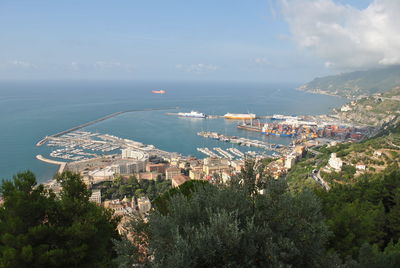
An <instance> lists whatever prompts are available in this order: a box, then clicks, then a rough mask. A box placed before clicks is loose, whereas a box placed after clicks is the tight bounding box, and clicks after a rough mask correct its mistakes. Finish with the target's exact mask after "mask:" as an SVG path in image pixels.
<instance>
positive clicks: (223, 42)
mask: <svg viewBox="0 0 400 268" xmlns="http://www.w3.org/2000/svg"><path fill="white" fill-rule="evenodd" d="M399 25H400V1H397V0H371V1H368V0H246V1H243V0H218V1H216V0H201V1H193V0H192V1H190V0H189V1H188V0H157V1H156V0H146V1H139V0H125V1H124V0H113V1H109V0H107V1H105V0H104V1H103V0H85V1H82V0H79V1H77V0H68V1H67V0H64V1H63V0H58V1H54V0H35V1H32V0H26V1H24V0H1V1H0V79H17V80H30V79H41V80H58V79H60V80H64V79H72V80H81V79H85V80H196V81H198V80H205V81H214V80H216V81H261V82H295V83H298V82H301V83H302V82H307V81H309V80H311V79H313V78H314V77H317V76H324V75H330V74H336V73H340V72H346V71H352V70H360V69H367V68H376V67H384V66H388V65H393V64H400V26H399Z"/></svg>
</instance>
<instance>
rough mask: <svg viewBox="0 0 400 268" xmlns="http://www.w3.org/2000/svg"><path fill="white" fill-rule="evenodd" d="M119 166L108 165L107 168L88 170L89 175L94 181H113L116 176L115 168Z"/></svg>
mask: <svg viewBox="0 0 400 268" xmlns="http://www.w3.org/2000/svg"><path fill="white" fill-rule="evenodd" d="M116 168H117V166H114V165H112V166H108V167H105V168H100V169H95V170H93V171H89V172H88V177H89V178H90V181H92V182H93V183H96V182H101V181H111V180H113V178H114V175H115V173H116V172H115V170H116Z"/></svg>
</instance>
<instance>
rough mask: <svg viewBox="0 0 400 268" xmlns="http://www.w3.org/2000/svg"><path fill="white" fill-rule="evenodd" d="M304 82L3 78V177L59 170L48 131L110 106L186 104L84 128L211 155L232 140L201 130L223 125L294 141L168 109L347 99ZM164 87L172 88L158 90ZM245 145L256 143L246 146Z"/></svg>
mask: <svg viewBox="0 0 400 268" xmlns="http://www.w3.org/2000/svg"><path fill="white" fill-rule="evenodd" d="M297 86H298V85H293V84H263V83H222V82H214V83H205V82H162V81H152V82H132V81H129V82H128V81H107V82H104V81H96V82H94V81H73V82H71V81H18V82H17V81H2V82H0V179H10V178H11V177H12V175H13V174H16V173H17V172H19V171H23V170H31V171H33V172H34V173H35V174H36V175H37V177H38V180H39V181H45V180H47V179H49V178H51V177H52V176H53V174H54V173H55V171H56V170H57V167H56V166H54V165H51V164H46V163H43V162H41V161H39V160H36V159H35V156H36V155H37V154H43V155H44V156H46V157H48V154H49V153H50V151H51V149H52V148H50V147H47V146H42V147H36V146H35V144H36V142H37V141H38V140H40V139H42V138H43V137H44V136H46V135H51V134H54V133H56V132H59V131H62V130H65V129H68V128H71V127H73V126H76V125H79V124H82V123H85V122H88V121H91V120H94V119H97V118H99V117H102V116H105V115H107V114H110V113H114V112H117V111H122V110H129V109H147V108H162V107H175V106H179V107H180V109H179V110H170V111H144V112H133V113H126V114H122V115H120V116H118V117H115V118H112V119H109V120H106V121H103V122H100V123H97V124H95V125H92V126H90V127H87V128H85V129H84V130H87V131H92V132H100V133H108V134H112V135H115V136H118V137H122V138H128V139H132V140H136V141H140V142H142V143H145V144H153V145H155V146H156V147H158V148H160V149H163V150H166V151H173V152H179V153H182V154H184V155H193V156H197V157H205V156H204V155H202V154H201V153H199V152H197V150H196V148H197V147H209V148H212V147H216V146H218V147H222V148H227V147H229V146H231V145H229V144H226V143H222V142H219V141H215V140H210V139H205V138H202V137H199V136H197V135H196V133H197V132H198V131H216V132H219V133H222V134H226V135H236V136H241V137H249V138H253V139H263V140H269V141H270V142H272V143H281V144H287V143H288V142H290V139H289V138H279V137H269V138H268V137H265V136H263V135H262V134H261V133H254V132H248V131H244V130H239V129H236V124H237V123H238V122H237V121H230V120H224V119H190V118H177V117H175V116H168V115H165V112H180V111H183V112H190V111H191V110H195V111H199V112H203V113H206V114H212V115H223V114H225V113H227V112H231V113H248V112H251V113H256V114H257V115H271V114H275V113H278V114H285V115H303V114H313V115H314V114H322V113H327V112H329V111H330V110H331V109H332V108H334V107H337V106H340V105H342V104H343V103H345V102H346V101H345V100H344V99H341V98H337V97H331V96H325V95H316V94H309V93H305V92H301V91H296V90H295V88H296V87H297ZM155 89H164V90H166V91H167V94H164V95H159V94H152V93H151V90H155ZM239 149H241V150H242V151H247V150H249V149H250V150H253V148H239Z"/></svg>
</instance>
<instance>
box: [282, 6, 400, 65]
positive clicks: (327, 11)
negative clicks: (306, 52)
mask: <svg viewBox="0 0 400 268" xmlns="http://www.w3.org/2000/svg"><path fill="white" fill-rule="evenodd" d="M280 2H281V6H282V11H283V14H284V16H285V18H286V20H287V22H288V24H289V27H290V30H291V33H292V37H293V40H295V42H296V43H297V44H298V45H299V46H300V47H302V48H305V49H310V50H311V51H313V52H315V53H316V54H317V55H318V56H319V57H321V58H322V59H323V60H324V61H325V67H328V68H329V67H332V66H333V67H335V68H339V69H357V68H369V67H376V66H382V65H392V64H400V1H398V0H374V1H373V2H372V3H371V4H370V5H369V6H368V7H367V8H365V9H362V10H359V9H356V8H354V7H352V6H350V5H344V4H339V3H335V2H334V1H332V0H280Z"/></svg>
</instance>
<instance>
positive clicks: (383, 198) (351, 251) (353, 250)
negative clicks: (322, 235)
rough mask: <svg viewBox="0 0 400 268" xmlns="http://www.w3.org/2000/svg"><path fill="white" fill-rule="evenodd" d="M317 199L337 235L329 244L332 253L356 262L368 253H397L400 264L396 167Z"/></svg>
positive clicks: (399, 173)
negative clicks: (320, 202) (356, 259)
mask: <svg viewBox="0 0 400 268" xmlns="http://www.w3.org/2000/svg"><path fill="white" fill-rule="evenodd" d="M317 195H318V196H319V197H320V200H321V201H322V205H323V213H324V215H325V216H326V218H327V220H326V223H327V225H328V226H329V229H330V230H331V231H332V232H333V234H334V235H333V236H332V237H331V238H330V241H329V247H330V248H331V249H333V250H335V252H337V253H339V254H340V256H342V257H343V258H349V257H352V258H357V257H358V256H360V255H362V254H365V252H366V251H371V252H372V251H373V252H375V253H376V254H375V253H374V254H375V255H377V253H378V252H379V254H381V252H386V253H388V252H389V251H390V252H393V251H396V256H397V257H396V258H397V261H398V262H397V263H398V264H400V251H399V250H400V248H399V247H400V244H398V243H399V239H400V171H399V169H398V166H397V165H394V166H392V167H389V168H388V169H387V170H385V172H383V173H380V174H376V175H373V176H371V175H368V176H365V175H364V176H363V177H362V178H360V180H359V181H358V182H357V183H355V184H351V185H350V184H344V185H341V184H336V185H335V186H334V187H333V188H332V189H331V190H330V191H329V192H327V191H323V190H318V191H317ZM367 248H368V249H367ZM385 256H386V255H385V254H384V255H383V256H381V257H382V258H383V257H385ZM381 257H379V258H381ZM390 258H391V257H390ZM359 260H360V261H364V260H363V259H362V258H360V259H359ZM381 267H383V266H381Z"/></svg>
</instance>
